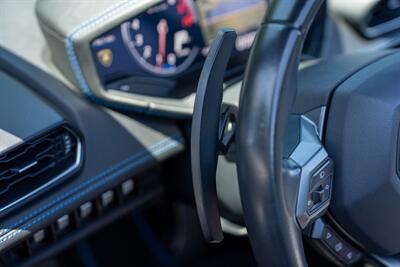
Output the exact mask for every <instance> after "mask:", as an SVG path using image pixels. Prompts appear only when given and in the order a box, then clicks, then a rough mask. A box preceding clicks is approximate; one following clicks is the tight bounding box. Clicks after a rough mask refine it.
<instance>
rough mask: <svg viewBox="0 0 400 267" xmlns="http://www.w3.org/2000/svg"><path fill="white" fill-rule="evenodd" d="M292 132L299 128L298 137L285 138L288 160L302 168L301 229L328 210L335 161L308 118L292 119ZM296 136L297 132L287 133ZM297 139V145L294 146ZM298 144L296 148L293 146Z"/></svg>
mask: <svg viewBox="0 0 400 267" xmlns="http://www.w3.org/2000/svg"><path fill="white" fill-rule="evenodd" d="M289 124H292V125H289V127H290V128H293V127H299V131H298V136H293V137H292V136H288V135H286V139H289V140H285V143H286V144H287V145H286V146H292V148H286V149H284V150H285V152H286V154H288V153H290V155H285V157H286V158H288V159H289V160H291V161H293V162H295V163H296V164H297V166H298V167H299V168H301V175H300V181H299V188H298V194H297V204H296V218H297V222H298V224H299V225H300V227H301V228H302V229H305V228H306V227H307V226H308V225H310V224H311V223H312V222H313V221H315V219H317V218H319V217H321V216H322V215H323V214H324V213H325V212H326V210H327V208H328V206H329V203H330V199H331V191H332V180H333V161H332V159H330V158H329V156H328V153H327V151H326V150H325V148H324V146H323V144H322V143H321V141H320V137H319V134H318V128H317V125H315V124H314V122H312V121H311V120H310V119H308V118H307V117H305V116H292V117H291V118H290V119H289ZM287 132H289V133H293V132H294V133H296V131H287ZM293 138H297V142H296V143H295V142H293V140H290V139H293ZM294 143H295V145H293V144H294Z"/></svg>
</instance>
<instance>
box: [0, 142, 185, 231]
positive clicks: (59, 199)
mask: <svg viewBox="0 0 400 267" xmlns="http://www.w3.org/2000/svg"><path fill="white" fill-rule="evenodd" d="M174 138H177V137H176V136H173V137H169V138H165V139H163V140H161V141H160V142H158V143H156V144H154V145H152V146H150V147H149V148H148V150H142V151H141V152H139V153H136V154H134V155H132V156H130V157H128V158H126V159H125V160H123V161H120V162H118V163H117V164H115V165H113V166H112V167H110V168H108V169H106V170H104V171H103V172H101V173H99V174H97V175H95V176H93V177H92V178H90V179H88V180H86V181H85V182H83V183H81V184H79V185H78V186H76V187H74V188H73V189H71V190H70V191H67V192H65V193H64V194H62V195H60V196H59V197H57V198H55V199H53V200H52V201H50V202H48V203H47V204H45V205H44V206H42V207H40V208H38V209H37V210H35V211H33V212H31V213H30V214H28V215H27V216H25V217H23V218H21V219H20V220H18V221H17V222H15V223H14V224H12V225H10V226H8V227H5V229H2V230H0V235H3V234H5V233H7V232H9V231H10V230H11V229H12V228H15V227H16V226H18V225H19V224H22V223H24V222H26V221H27V220H29V219H30V218H32V217H34V216H35V215H37V214H39V213H40V212H42V211H43V210H46V209H47V208H49V207H50V206H52V205H54V204H55V203H57V202H59V201H61V200H62V199H64V198H66V197H68V196H69V195H71V194H73V193H75V192H76V191H79V190H80V189H82V188H83V187H85V186H86V185H88V184H90V183H91V182H93V181H95V180H97V179H100V178H101V177H103V176H105V175H108V174H109V173H110V172H113V171H114V170H116V169H118V168H120V167H122V166H123V165H125V164H128V163H129V162H130V161H133V160H135V159H137V158H138V157H140V156H142V155H143V154H145V153H146V152H152V150H154V149H156V148H157V147H159V146H161V145H163V144H164V143H165V142H167V141H170V140H174ZM178 141H182V140H178Z"/></svg>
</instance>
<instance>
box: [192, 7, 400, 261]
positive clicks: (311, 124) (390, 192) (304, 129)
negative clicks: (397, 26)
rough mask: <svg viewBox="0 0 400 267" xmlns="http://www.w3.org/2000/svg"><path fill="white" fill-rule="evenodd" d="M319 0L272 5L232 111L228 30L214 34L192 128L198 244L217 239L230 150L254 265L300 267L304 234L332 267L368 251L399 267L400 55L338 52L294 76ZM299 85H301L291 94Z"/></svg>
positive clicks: (231, 35) (232, 37) (232, 34)
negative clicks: (221, 183) (222, 163)
mask: <svg viewBox="0 0 400 267" xmlns="http://www.w3.org/2000/svg"><path fill="white" fill-rule="evenodd" d="M323 2H324V1H323V0H305V1H292V0H281V1H273V3H272V4H271V5H270V6H269V9H268V12H267V14H266V16H265V17H264V19H263V22H262V24H261V26H260V28H259V30H258V33H257V36H256V39H255V42H254V44H253V47H252V51H251V53H250V57H249V60H248V64H247V68H246V72H245V76H244V80H243V84H242V89H241V95H240V104H239V109H238V110H237V109H236V108H235V107H231V106H229V105H223V108H221V102H222V94H223V89H222V87H223V86H222V82H223V76H224V70H225V68H226V65H227V63H228V59H229V55H230V51H231V49H232V47H233V44H234V41H235V37H236V34H235V32H234V31H233V30H229V29H224V30H222V31H220V32H219V34H218V35H217V36H216V38H215V40H214V43H213V45H212V47H211V49H210V52H209V55H208V57H207V60H206V62H205V65H204V68H203V71H202V74H201V77H200V81H199V85H198V89H197V95H196V101H195V108H194V115H193V122H192V136H191V142H192V144H191V149H192V150H191V156H192V159H191V160H192V174H193V184H194V192H195V198H196V205H197V210H198V215H199V219H200V223H201V227H202V230H203V233H204V237H205V239H206V240H207V241H209V242H219V241H221V240H222V238H223V234H222V228H221V224H220V214H219V209H218V198H217V192H216V184H215V183H216V182H215V171H216V165H217V155H218V153H220V154H221V153H222V154H224V153H226V152H227V151H228V150H229V149H230V146H231V144H232V143H235V154H236V156H235V159H236V163H237V167H238V177H239V188H240V196H241V201H242V206H243V216H244V221H245V224H246V227H247V230H248V235H249V237H250V242H251V245H252V248H253V251H254V255H255V257H256V259H257V262H258V263H259V265H260V266H307V261H306V258H305V253H304V247H303V237H304V236H307V237H308V238H309V239H312V240H318V242H317V243H318V244H319V245H321V247H324V251H326V252H327V253H328V252H329V255H331V256H332V255H333V256H334V257H331V258H333V260H334V261H335V262H336V263H338V264H340V265H345V266H349V265H352V264H354V263H355V262H357V261H358V260H360V258H364V257H363V256H366V257H368V258H369V259H372V258H373V259H374V261H375V262H376V261H379V262H380V263H384V264H385V265H390V266H400V261H399V260H398V257H397V255H400V227H399V225H400V205H398V204H396V203H400V179H399V177H400V156H399V154H400V153H399V151H400V145H399V144H400V142H399V141H398V140H400V131H399V125H400V112H399V110H400V90H399V84H400V75H399V71H400V53H399V52H397V51H380V52H375V53H367V54H360V55H353V56H349V55H346V56H342V57H339V58H336V59H334V60H331V61H327V63H321V64H317V65H318V66H316V67H315V68H313V67H311V68H309V69H308V70H307V71H304V72H302V74H301V75H302V76H300V77H301V78H302V79H300V78H299V79H298V70H299V64H300V57H301V52H302V47H303V43H304V40H305V36H306V35H307V31H308V29H309V28H310V25H311V24H312V22H313V19H314V18H315V17H316V15H317V13H318V11H319V9H320V7H321V6H322V4H323ZM299 80H301V82H300V83H299V82H298V81H299ZM309 81H312V83H311V84H310V82H309ZM305 83H307V86H306V87H307V88H308V89H309V90H298V89H299V88H303V87H305V86H304V84H305ZM298 92H299V94H298V95H296V94H297V93H298ZM323 131H324V133H323ZM328 208H329V210H328ZM325 248H326V249H325ZM329 255H328V256H329ZM378 255H379V256H378ZM387 259H389V260H387Z"/></svg>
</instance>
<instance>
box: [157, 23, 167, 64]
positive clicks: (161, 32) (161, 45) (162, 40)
mask: <svg viewBox="0 0 400 267" xmlns="http://www.w3.org/2000/svg"><path fill="white" fill-rule="evenodd" d="M157 32H158V58H156V61H157V65H158V66H160V67H162V65H163V64H164V59H165V45H166V39H167V32H168V24H167V20H165V19H162V20H160V22H159V23H158V25H157Z"/></svg>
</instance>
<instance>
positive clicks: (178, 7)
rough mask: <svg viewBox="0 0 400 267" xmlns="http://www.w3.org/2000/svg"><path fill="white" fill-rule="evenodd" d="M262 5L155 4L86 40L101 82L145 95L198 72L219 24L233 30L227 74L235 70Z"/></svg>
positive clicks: (260, 1)
mask: <svg viewBox="0 0 400 267" xmlns="http://www.w3.org/2000/svg"><path fill="white" fill-rule="evenodd" d="M267 5H268V3H267V1H266V0H247V1H237V0H196V1H192V0H167V1H163V2H161V3H159V4H156V5H154V6H152V7H150V8H148V9H147V10H145V11H144V12H142V13H140V14H138V15H136V16H134V17H132V18H130V19H128V20H126V21H123V22H122V23H120V24H119V25H117V26H116V27H114V28H113V29H111V30H109V31H107V32H105V33H104V34H101V35H100V36H98V37H96V38H95V39H94V40H92V41H91V43H90V47H91V52H92V55H93V58H94V61H95V66H96V70H97V73H98V75H99V78H100V81H101V83H102V84H103V85H104V87H106V88H113V89H116V90H119V91H124V92H140V93H142V94H145V95H159V94H160V91H162V90H160V87H161V88H162V87H164V88H168V87H174V88H176V87H177V85H179V84H180V82H181V81H182V80H187V78H188V77H192V78H193V76H196V75H198V74H199V71H200V69H201V67H202V64H203V62H204V60H205V57H206V56H207V53H208V49H209V45H210V44H211V42H212V40H213V38H214V36H215V34H216V32H217V31H218V29H219V28H222V27H230V28H234V29H235V30H236V31H237V32H238V38H237V41H236V44H235V48H234V52H233V55H232V59H231V62H230V68H229V73H228V75H229V74H230V75H235V74H238V73H240V72H241V71H243V68H244V64H245V62H246V58H247V56H248V53H249V50H250V48H251V45H252V43H253V40H254V38H255V34H256V30H257V28H258V25H259V23H260V21H261V18H262V16H263V15H264V13H265V10H266V8H267ZM121 80H123V82H120V81H121ZM193 80H194V79H193ZM116 82H117V83H116ZM151 85H153V86H151ZM144 87H145V89H143V88H144ZM167 91H168V92H170V90H167ZM161 94H162V93H161Z"/></svg>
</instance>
